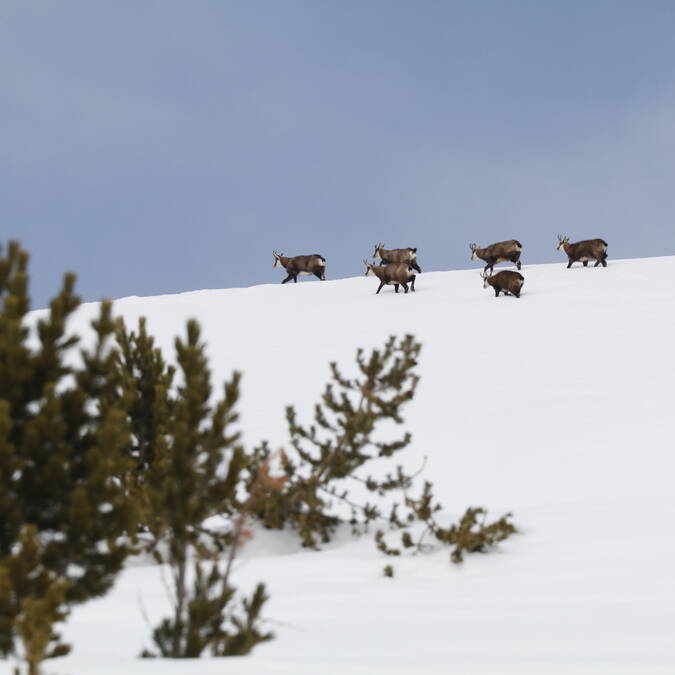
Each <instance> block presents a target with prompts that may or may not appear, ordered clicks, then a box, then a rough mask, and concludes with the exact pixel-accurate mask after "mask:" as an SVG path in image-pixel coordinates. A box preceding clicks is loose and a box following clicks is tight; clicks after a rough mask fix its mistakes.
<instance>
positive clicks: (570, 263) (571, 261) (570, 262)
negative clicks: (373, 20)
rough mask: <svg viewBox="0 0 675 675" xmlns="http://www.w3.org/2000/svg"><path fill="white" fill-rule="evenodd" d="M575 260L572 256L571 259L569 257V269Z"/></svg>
mask: <svg viewBox="0 0 675 675" xmlns="http://www.w3.org/2000/svg"><path fill="white" fill-rule="evenodd" d="M573 262H574V260H572V258H570V259H569V262H568V263H567V269H569V268H570V267H572V263H573Z"/></svg>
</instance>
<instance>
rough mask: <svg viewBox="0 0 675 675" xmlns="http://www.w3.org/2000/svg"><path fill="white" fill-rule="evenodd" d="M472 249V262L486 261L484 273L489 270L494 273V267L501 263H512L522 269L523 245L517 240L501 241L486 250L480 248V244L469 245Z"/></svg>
mask: <svg viewBox="0 0 675 675" xmlns="http://www.w3.org/2000/svg"><path fill="white" fill-rule="evenodd" d="M469 248H470V249H471V260H477V259H478V258H480V259H481V260H484V261H485V267H484V268H483V271H484V272H487V271H488V269H489V270H490V271H491V272H492V271H493V270H494V266H495V265H496V264H497V263H500V262H512V263H515V265H516V267H517V268H518V269H520V252H521V251H522V250H523V245H522V244H521V243H520V242H519V241H518V240H517V239H509V240H508V241H500V242H497V243H496V244H490V246H486V247H485V248H479V247H478V244H469Z"/></svg>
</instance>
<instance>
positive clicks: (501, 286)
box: [481, 270, 525, 298]
mask: <svg viewBox="0 0 675 675" xmlns="http://www.w3.org/2000/svg"><path fill="white" fill-rule="evenodd" d="M481 277H482V278H483V288H487V287H488V286H492V288H494V289H495V297H497V298H498V297H499V294H500V293H501V292H503V293H504V295H509V294H511V295H515V296H516V297H517V298H519V297H520V289H521V288H522V287H523V283H524V282H525V277H524V276H523V275H522V274H521V273H520V272H513V271H511V270H502V271H501V272H497V274H495V275H492V274H487V273H486V272H483V274H481Z"/></svg>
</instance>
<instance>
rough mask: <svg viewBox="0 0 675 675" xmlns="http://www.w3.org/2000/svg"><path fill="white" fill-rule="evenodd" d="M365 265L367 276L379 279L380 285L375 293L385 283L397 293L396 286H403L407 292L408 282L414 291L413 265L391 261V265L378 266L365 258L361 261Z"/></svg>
mask: <svg viewBox="0 0 675 675" xmlns="http://www.w3.org/2000/svg"><path fill="white" fill-rule="evenodd" d="M363 262H364V264H365V266H366V276H367V277H377V278H378V279H379V280H380V285H379V287H378V289H377V291H376V292H375V295H377V294H378V293H379V292H380V291H381V290H382V286H384V285H385V284H389V285H392V286H393V287H394V290H395V291H396V292H397V293H398V287H399V286H403V290H404V291H405V292H406V293H407V292H408V284H410V290H411V291H412V292H413V293H414V292H415V273H414V272H413V267H412V265H411V264H408V263H392V264H391V265H383V266H378V265H374V264H373V263H369V262H368V261H367V260H364V261H363Z"/></svg>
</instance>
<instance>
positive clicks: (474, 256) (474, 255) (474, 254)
mask: <svg viewBox="0 0 675 675" xmlns="http://www.w3.org/2000/svg"><path fill="white" fill-rule="evenodd" d="M471 260H478V255H477V254H476V251H473V252H472V253H471Z"/></svg>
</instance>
